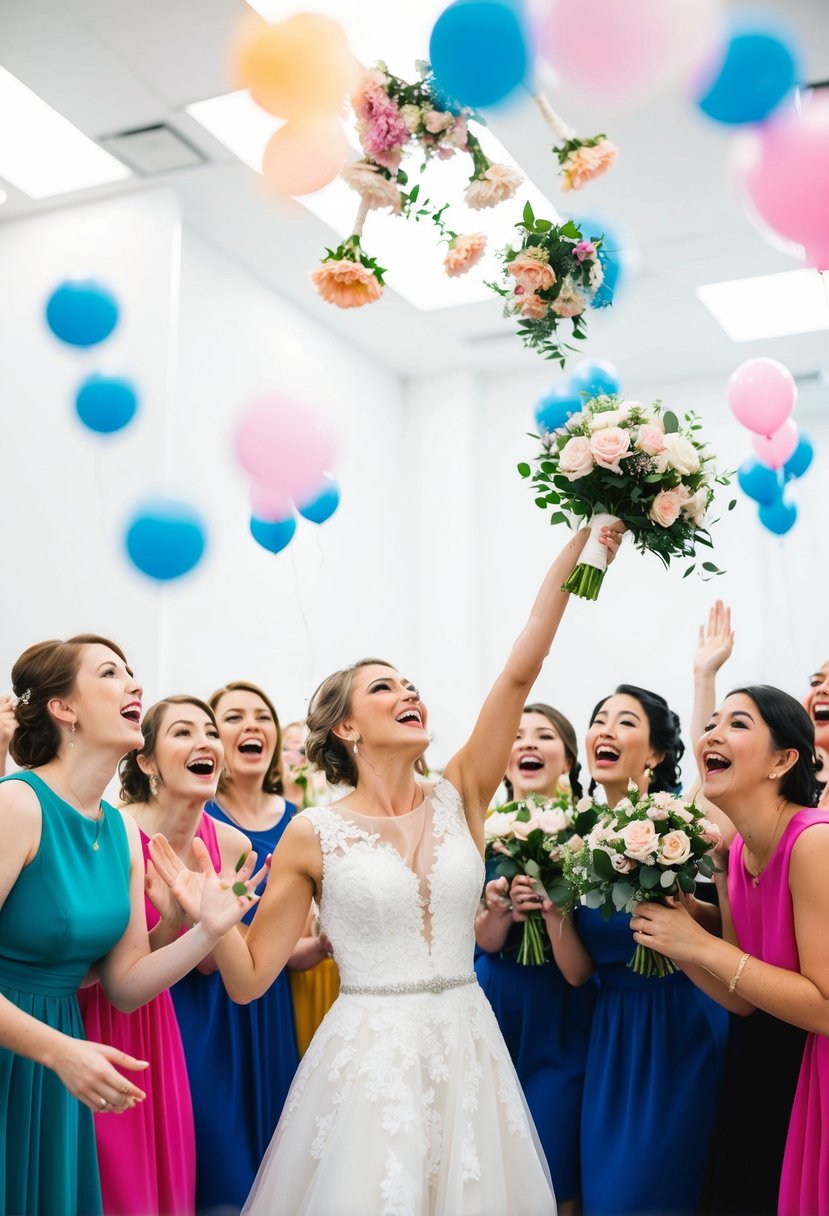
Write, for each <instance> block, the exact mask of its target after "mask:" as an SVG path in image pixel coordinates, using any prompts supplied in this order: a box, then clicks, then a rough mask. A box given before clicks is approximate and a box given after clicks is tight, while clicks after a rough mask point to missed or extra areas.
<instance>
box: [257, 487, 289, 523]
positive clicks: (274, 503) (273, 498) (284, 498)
mask: <svg viewBox="0 0 829 1216" xmlns="http://www.w3.org/2000/svg"><path fill="white" fill-rule="evenodd" d="M250 509H251V514H252V515H254V516H255V517H256V518H257V519H263V520H265V522H266V523H275V522H276V521H277V520H278V519H290V518H291V516H292V515H293V513H294V504H293V502H292V501H291V499H290V497H289V496H288V495H287V494H283V493H282V492H281V491H279V490H272V489H270V488H269V487H268V486H263V485H260V484H259V483H258V482H254V483H253V485H252V486H251V488H250Z"/></svg>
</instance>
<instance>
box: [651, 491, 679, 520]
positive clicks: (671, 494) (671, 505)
mask: <svg viewBox="0 0 829 1216" xmlns="http://www.w3.org/2000/svg"><path fill="white" fill-rule="evenodd" d="M681 510H682V502H681V500H680V497H679V495H678V494H677V492H676V490H660V491H659V493H658V494H657V496H656V498H655V499H654V500H653V503H652V505H651V509H650V511H649V512H648V517H649V518H650V519H652V520H653V522H654V523H655V524H659V526H660V527H662V528H670V526H671V524H675V523H676V521H677V519H679V512H680V511H681Z"/></svg>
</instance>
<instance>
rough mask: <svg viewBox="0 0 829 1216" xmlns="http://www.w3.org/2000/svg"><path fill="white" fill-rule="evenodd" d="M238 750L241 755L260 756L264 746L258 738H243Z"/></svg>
mask: <svg viewBox="0 0 829 1216" xmlns="http://www.w3.org/2000/svg"><path fill="white" fill-rule="evenodd" d="M238 750H239V751H240V752H241V753H242V755H243V756H261V755H262V752H263V751H264V750H265V746H264V744H263V743H262V742H261V740H259V739H243V740H242V742H241V743H240V744H239V749H238Z"/></svg>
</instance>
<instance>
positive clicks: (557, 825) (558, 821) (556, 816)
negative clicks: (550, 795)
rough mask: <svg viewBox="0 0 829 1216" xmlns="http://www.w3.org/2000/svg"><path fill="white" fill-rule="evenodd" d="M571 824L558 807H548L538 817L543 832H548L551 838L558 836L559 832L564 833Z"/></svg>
mask: <svg viewBox="0 0 829 1216" xmlns="http://www.w3.org/2000/svg"><path fill="white" fill-rule="evenodd" d="M569 822H570V820H569V819H568V818H567V816H566V815H565V814H564V811H562V810H561V808H560V807H557V806H551V807H547V809H546V810H545V811H542V812H541V814H540V815H539V816H538V826H539V827H540V828H541V830H542V832H547V833H549V835H550V836H557V835H558V833H559V832H563V831H564V829H565V828H566V827H567V825H568V824H569Z"/></svg>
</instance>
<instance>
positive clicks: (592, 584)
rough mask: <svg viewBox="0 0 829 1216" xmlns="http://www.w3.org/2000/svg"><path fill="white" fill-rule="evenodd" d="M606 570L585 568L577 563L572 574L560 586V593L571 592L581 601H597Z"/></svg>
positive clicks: (591, 567) (592, 567)
mask: <svg viewBox="0 0 829 1216" xmlns="http://www.w3.org/2000/svg"><path fill="white" fill-rule="evenodd" d="M606 573H607V571H606V570H597V569H596V567H595V566H585V565H584V564H583V563H582V562H579V564H578V566H576V568H575V570H574V571H573V573H572V574H571V575H570V577H569V578H568V579H567V581H566V582H565V583H563V584H562V587H561V590H562V591H572V593H573V595H577V596H579V597H580V598H581V599H583V600H597V599H598V598H599V591H600V590H601V586H602V583H603V582H604V576H605V574H606Z"/></svg>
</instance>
